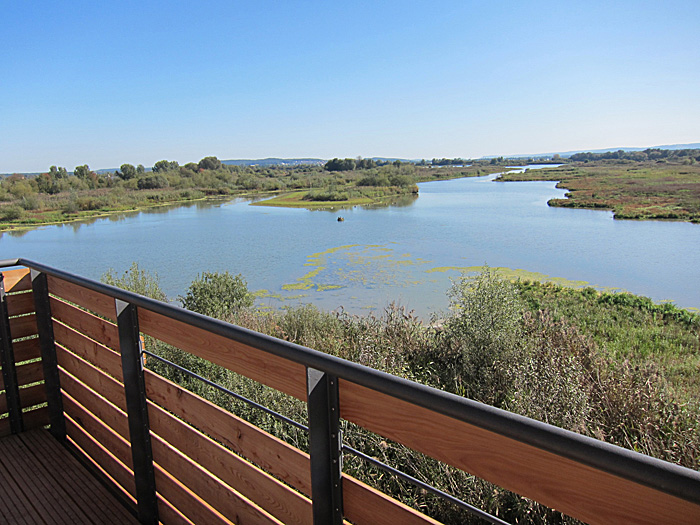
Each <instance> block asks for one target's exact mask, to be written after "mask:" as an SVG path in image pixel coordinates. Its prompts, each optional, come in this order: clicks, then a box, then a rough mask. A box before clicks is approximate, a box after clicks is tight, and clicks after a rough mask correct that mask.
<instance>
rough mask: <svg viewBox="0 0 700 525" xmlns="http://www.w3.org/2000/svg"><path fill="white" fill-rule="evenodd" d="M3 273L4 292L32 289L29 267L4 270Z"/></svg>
mask: <svg viewBox="0 0 700 525" xmlns="http://www.w3.org/2000/svg"><path fill="white" fill-rule="evenodd" d="M2 273H3V276H4V281H5V291H6V292H8V293H9V292H22V291H24V290H31V289H32V280H31V278H30V277H29V268H19V269H17V270H5V271H4V272H2Z"/></svg>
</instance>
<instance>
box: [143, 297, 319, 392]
mask: <svg viewBox="0 0 700 525" xmlns="http://www.w3.org/2000/svg"><path fill="white" fill-rule="evenodd" d="M138 312H139V326H140V329H141V331H142V332H144V333H146V334H148V335H151V336H153V337H155V338H156V339H160V340H161V341H165V342H166V343H168V344H171V345H173V346H175V347H177V348H180V349H182V350H186V351H188V352H190V353H192V354H194V355H196V356H199V357H202V358H204V359H206V360H207V361H211V362H212V363H216V364H217V365H221V366H223V367H225V368H228V369H229V370H233V371H234V372H238V373H239V374H242V375H244V376H246V377H249V378H251V379H254V380H255V381H258V382H260V383H263V384H265V385H268V386H271V387H273V388H275V389H277V390H280V391H282V392H284V393H286V394H289V395H292V396H294V397H296V398H298V399H301V400H303V401H306V368H305V367H304V366H303V365H300V364H298V363H294V362H292V361H288V360H286V359H282V358H281V357H277V356H274V355H272V354H268V353H267V352H263V351H262V350H258V349H256V348H253V347H250V346H246V345H244V344H241V343H237V342H235V341H232V340H230V339H226V338H225V337H221V336H219V335H216V334H212V333H210V332H207V331H205V330H202V329H201V328H195V327H194V326H190V325H188V324H185V323H182V322H180V321H175V320H174V319H170V318H168V317H165V316H163V315H160V314H157V313H155V312H151V311H149V310H145V309H143V308H139V310H138Z"/></svg>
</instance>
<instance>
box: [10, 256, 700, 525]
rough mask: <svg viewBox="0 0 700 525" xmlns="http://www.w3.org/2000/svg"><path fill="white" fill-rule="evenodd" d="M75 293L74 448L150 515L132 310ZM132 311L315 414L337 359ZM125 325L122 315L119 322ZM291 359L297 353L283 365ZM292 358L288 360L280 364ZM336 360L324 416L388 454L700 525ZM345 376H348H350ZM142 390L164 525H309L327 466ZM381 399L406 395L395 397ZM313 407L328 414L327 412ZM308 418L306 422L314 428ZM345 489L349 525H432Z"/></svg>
mask: <svg viewBox="0 0 700 525" xmlns="http://www.w3.org/2000/svg"><path fill="white" fill-rule="evenodd" d="M57 273H58V274H60V272H57ZM63 275H65V274H63ZM73 281H74V282H69V281H68V280H65V279H63V278H60V277H57V276H54V275H48V278H47V283H48V287H49V292H50V294H51V297H50V299H49V303H48V304H49V307H50V310H51V317H52V320H51V325H52V334H53V338H54V343H55V344H54V346H55V348H56V360H57V366H58V374H59V379H60V392H61V398H62V402H63V411H64V416H65V422H66V433H67V440H68V441H69V442H70V443H71V444H72V445H73V446H74V447H75V448H76V449H77V450H79V451H80V452H81V453H83V454H84V455H85V457H86V459H87V460H88V461H90V462H92V464H93V465H94V467H95V468H97V469H99V470H101V471H102V473H103V474H104V475H105V476H106V477H107V478H109V479H111V480H112V481H113V482H114V484H115V486H116V487H117V488H118V490H120V491H121V492H122V495H123V496H124V498H125V499H126V500H128V501H130V502H131V503H132V505H134V506H136V505H137V504H138V505H141V503H139V502H137V498H139V497H140V496H139V494H142V492H140V490H142V489H139V488H138V487H139V483H142V480H143V474H138V472H139V471H140V467H139V465H140V463H139V462H136V468H134V460H133V457H138V456H132V453H133V452H134V451H138V450H139V447H141V446H142V444H141V443H139V440H138V439H137V438H134V443H133V444H132V443H131V435H132V434H131V433H132V432H133V431H134V430H133V426H130V423H129V420H130V416H129V415H127V414H132V415H133V400H134V398H133V390H131V393H130V389H131V385H132V383H131V381H127V385H126V386H127V387H128V388H127V389H126V391H125V385H124V377H132V378H133V377H134V376H133V374H131V375H129V374H130V373H131V372H129V368H127V367H125V368H124V373H123V371H122V362H124V363H127V362H129V361H128V359H127V360H125V361H122V360H123V356H122V348H121V343H120V337H121V341H128V340H129V339H128V330H125V324H124V323H125V322H128V321H124V315H123V312H124V311H125V310H124V309H123V304H122V303H119V304H121V306H119V305H118V304H117V303H116V302H115V297H113V296H111V295H110V294H111V293H114V294H115V296H116V297H119V301H122V302H123V301H125V299H124V297H125V295H124V294H122V293H119V292H117V291H115V290H113V289H110V288H109V287H105V286H93V285H91V284H90V283H88V284H86V285H85V286H82V285H78V284H75V282H81V283H83V282H86V281H85V280H76V279H73ZM4 283H5V289H6V291H7V301H6V302H7V311H8V312H9V314H8V315H9V323H8V324H9V326H10V330H11V331H12V337H13V350H14V353H15V357H16V359H15V361H16V362H17V366H16V376H17V381H18V383H19V384H20V385H22V386H21V393H22V395H21V404H22V406H23V407H27V408H28V409H29V410H27V411H25V412H24V413H23V415H24V416H25V426H26V425H38V424H41V425H44V424H46V421H47V418H46V409H45V408H41V407H40V405H41V403H43V402H44V401H45V400H46V394H45V393H44V390H45V389H44V385H43V383H42V380H43V372H42V363H41V359H40V351H39V348H40V346H39V344H38V340H37V338H36V336H35V335H34V334H36V333H37V327H36V316H35V315H34V306H33V302H32V301H31V300H30V299H29V298H31V292H30V291H29V290H31V282H30V280H29V278H28V271H26V270H13V271H10V272H5V280H4ZM37 289H38V288H37ZM132 297H133V296H132ZM127 299H129V301H132V300H133V301H134V303H133V304H136V305H138V306H137V308H136V310H135V311H136V315H135V317H134V318H135V319H136V320H137V323H138V325H139V329H140V331H141V332H142V333H144V334H146V335H149V336H151V337H153V338H155V339H158V340H160V341H163V342H165V343H167V344H170V345H172V346H174V347H176V348H178V349H180V350H182V351H185V352H189V353H191V354H193V355H195V356H198V357H201V358H203V359H206V360H208V361H210V362H212V363H215V364H218V365H221V366H223V367H225V368H228V369H230V370H232V371H234V372H237V373H239V374H242V375H244V376H246V377H248V378H251V379H253V380H255V381H258V382H260V383H263V384H265V385H268V386H270V387H272V388H275V389H277V390H279V391H281V392H283V393H286V394H289V395H291V396H293V397H295V398H297V399H299V400H302V401H306V400H307V367H309V368H314V367H319V366H321V368H323V367H324V366H325V361H324V359H326V356H323V357H321V356H319V355H315V354H314V355H311V354H305V353H304V352H307V349H301V350H302V352H301V353H295V352H296V349H295V348H290V347H289V346H287V347H284V345H280V347H279V348H276V349H275V354H273V353H270V352H268V351H266V350H263V348H270V345H271V344H273V345H274V344H276V343H274V342H273V343H270V341H269V340H265V341H264V342H263V341H262V339H260V343H259V344H260V345H261V346H260V347H256V344H258V340H257V339H255V337H252V338H249V337H248V336H247V335H246V336H244V337H243V338H242V339H237V340H235V341H234V340H233V338H232V337H237V338H238V335H237V334H234V335H232V336H230V337H229V336H227V335H226V334H229V333H230V332H228V331H226V330H227V328H225V327H224V328H221V327H218V328H217V326H214V327H213V328H212V324H211V323H210V322H208V321H207V322H202V321H201V319H202V318H201V317H197V316H190V317H188V315H183V314H182V313H181V311H180V313H178V312H171V311H170V310H168V308H167V307H166V308H161V307H160V306H158V305H155V304H154V303H153V302H150V303H149V302H148V300H146V301H142V300H140V299H138V298H128V297H127ZM141 299H143V298H141ZM40 310H41V308H40ZM117 311H119V312H122V313H120V314H119V321H117ZM163 312H165V313H163ZM166 314H167V315H166ZM171 315H172V317H171ZM40 317H41V316H40ZM198 319H199V321H198ZM190 322H191V323H192V324H190ZM42 326H43V325H42ZM228 326H230V325H228ZM203 327H204V328H203ZM210 330H214V331H217V333H214V331H210ZM15 334H21V335H15ZM125 334H127V335H125ZM222 334H223V335H222ZM132 340H133V338H132ZM241 341H246V343H243V342H241ZM129 347H132V348H131V349H129ZM133 348H136V345H135V344H133V343H132V344H129V345H128V346H125V347H124V354H125V355H130V354H128V353H127V351H128V352H131V351H132V350H133ZM297 348H300V347H297ZM287 349H289V352H290V353H285V351H286V350H287ZM131 355H138V354H131ZM288 355H293V356H294V357H293V359H292V358H287V357H282V356H288ZM300 355H302V356H305V355H308V356H309V357H308V359H309V360H303V361H302V360H301V359H300V357H299V356H300ZM149 359H150V358H149ZM304 359H306V358H304ZM333 359H335V358H328V365H327V366H328V368H327V370H333V374H336V375H334V376H332V377H337V378H338V379H339V380H338V381H337V382H334V381H333V380H331V378H330V377H329V381H330V383H329V384H330V385H334V384H335V385H337V389H338V402H337V404H335V405H332V404H329V406H328V410H335V408H330V407H331V406H333V407H337V409H338V412H339V416H340V417H342V418H343V419H345V420H347V421H350V422H352V423H355V424H358V425H360V426H362V427H364V428H366V429H368V430H370V431H372V432H374V433H376V434H379V435H381V436H383V437H385V438H387V439H391V440H394V441H397V442H399V443H402V444H404V445H406V446H407V447H410V448H412V449H415V450H418V451H420V452H423V453H425V454H427V455H429V456H431V457H433V458H435V459H438V460H440V461H443V462H445V463H447V464H450V465H452V466H455V467H457V468H460V469H463V470H465V471H467V472H469V473H470V474H473V475H476V476H479V477H481V478H483V479H486V480H489V481H491V482H493V483H496V484H498V485H500V486H502V487H504V488H507V489H509V490H513V491H515V492H517V493H519V494H522V495H524V496H526V497H529V498H532V499H535V500H537V501H539V502H541V503H543V504H545V505H548V506H550V507H552V508H555V509H557V510H560V511H562V512H564V513H567V514H569V515H571V516H574V517H576V518H579V519H581V520H584V521H587V522H590V523H661V522H668V521H669V520H670V519H672V521H673V522H674V523H698V522H700V503H698V498H697V497H695V498H694V497H693V496H692V495H691V496H687V495H686V496H684V497H685V498H686V499H683V497H680V496H673V495H671V494H669V492H670V491H669V492H667V491H668V489H667V488H663V489H662V488H652V486H653V485H655V484H654V482H651V483H649V484H645V483H643V482H634V481H631V480H630V479H635V478H627V477H621V476H618V475H614V474H612V473H610V471H608V470H606V467H605V466H604V465H603V466H599V467H595V468H594V467H592V466H590V465H591V464H590V463H584V462H582V461H576V460H574V459H570V458H568V457H565V454H562V453H555V452H552V451H551V450H553V449H551V448H549V447H548V446H547V445H544V446H540V447H536V446H533V445H530V444H527V443H525V442H524V441H521V440H519V439H518V438H519V437H520V436H519V435H513V434H512V433H509V432H508V431H503V433H497V432H495V431H491V430H487V429H486V428H485V427H482V426H480V425H477V424H476V423H468V422H467V421H473V420H472V419H469V418H467V417H466V416H462V415H461V414H462V412H457V414H459V417H464V420H462V419H457V417H458V416H456V415H454V414H455V412H444V410H443V409H441V408H440V406H439V405H436V404H429V403H428V402H425V403H426V404H423V405H421V404H420V402H418V401H415V402H409V401H406V400H405V399H413V400H416V399H418V398H417V397H410V396H409V397H403V398H400V397H401V394H393V395H390V394H387V393H381V392H380V391H379V390H383V389H384V386H383V384H381V385H379V386H374V387H373V388H369V387H368V386H361V384H359V383H363V381H361V380H358V379H355V378H357V377H364V376H362V373H365V372H363V371H359V372H358V370H357V365H353V366H354V368H353V367H351V366H348V365H345V364H343V363H339V361H340V360H335V361H334V360H333ZM137 361H138V360H137ZM47 362H48V360H47ZM301 362H304V363H307V364H306V365H304V364H301ZM311 363H314V366H311ZM344 367H345V368H344ZM315 369H316V370H318V368H315ZM346 370H347V374H348V375H347V376H344V374H345V371H346ZM364 370H365V371H366V370H368V369H364ZM325 373H327V374H330V372H329V371H327V372H325ZM358 374H359V375H358ZM47 377H48V372H47ZM377 377H379V376H377ZM143 379H144V381H145V385H144V387H145V393H143V394H142V395H143V400H142V403H143V405H142V406H143V410H144V411H145V412H146V413H147V420H148V422H149V428H150V448H151V449H152V456H153V467H154V470H153V473H154V474H155V480H154V482H155V486H154V487H153V490H155V496H156V500H155V504H156V505H157V510H158V513H159V515H160V520H161V521H162V522H163V523H177V524H180V523H182V524H192V523H220V524H229V523H240V524H243V525H247V524H259V523H260V524H280V523H288V524H303V523H312V522H313V521H314V519H315V518H314V513H315V510H314V501H313V500H312V485H313V486H316V485H314V483H315V482H313V481H312V478H313V479H318V478H316V477H313V476H316V475H317V472H318V471H317V470H314V469H318V468H319V467H318V463H314V461H317V460H314V461H312V459H313V458H317V456H313V458H311V457H310V456H309V454H307V453H306V452H304V451H302V450H299V449H297V448H295V447H293V446H291V445H290V444H288V443H286V442H284V441H282V440H280V439H278V438H276V437H274V436H272V435H270V434H268V433H267V432H265V431H263V430H262V429H260V428H258V427H256V426H254V425H252V424H251V423H249V422H247V421H245V420H243V419H241V418H240V417H238V416H236V415H235V414H232V413H230V412H228V411H226V410H224V409H222V408H221V407H218V406H217V405H215V404H213V403H211V402H209V401H207V400H205V399H203V398H202V397H200V396H198V395H196V394H194V393H193V392H191V391H189V390H187V389H185V388H183V387H182V386H180V385H178V384H175V383H173V382H171V381H169V380H167V379H165V378H163V377H162V376H160V375H158V374H156V373H154V372H153V371H150V370H145V371H143ZM380 379H381V378H379V379H376V380H377V381H379V380H380ZM394 379H396V378H394ZM381 380H382V381H384V380H386V379H381ZM358 381H359V382H358ZM363 384H365V385H375V383H372V382H366V383H363ZM403 387H406V385H405V384H403ZM414 387H415V385H414ZM3 388H4V386H3ZM374 388H377V389H378V390H375V389H374ZM392 388H394V387H392ZM396 388H398V387H396ZM406 388H408V387H406ZM411 388H412V387H411ZM384 391H385V392H388V391H392V392H398V390H391V389H388V387H387V390H384ZM314 395H315V394H314ZM411 395H413V394H411ZM416 395H417V394H416ZM426 395H427V394H426ZM130 396H131V397H130ZM397 396H398V397H397ZM453 397H454V396H453ZM127 399H129V400H130V401H129V402H128V403H127ZM312 399H313V398H312ZM328 399H329V403H334V402H331V398H330V397H329V398H328ZM313 403H315V402H312V404H313ZM431 403H432V402H431ZM7 404H8V403H7V399H6V397H5V396H4V395H2V394H0V411H3V410H4V411H7ZM52 406H53V405H52ZM127 406H129V407H130V408H127ZM314 406H315V407H316V408H315V409H314V410H317V408H318V405H314ZM428 406H431V407H433V409H430V408H426V407H428ZM37 407H39V408H37ZM130 410H131V411H132V412H130ZM441 410H443V412H442V413H441ZM312 412H313V411H312V410H311V409H310V418H311V421H313V414H312ZM447 413H451V414H453V416H454V417H451V416H448V415H445V414H447ZM499 417H502V416H499ZM52 418H53V416H52ZM52 421H53V419H52ZM132 423H133V421H132ZM3 425H4V426H3ZM3 431H5V432H9V425H8V423H7V417H5V418H3V419H0V433H2V432H3ZM545 431H546V429H545ZM330 432H332V431H329V433H330ZM134 435H136V434H134ZM549 435H550V434H547V436H548V437H549ZM567 439H570V438H567ZM146 440H147V441H148V435H147V437H146ZM566 444H567V446H568V444H569V441H567V442H566ZM132 448H133V450H132ZM596 450H597V449H596ZM608 452H610V451H608ZM598 464H599V465H601V463H598ZM669 467H671V466H670V465H669ZM650 468H651V467H650ZM664 468H665V467H664ZM673 468H677V467H673ZM135 471H136V472H137V473H136V474H135ZM312 471H313V472H314V474H313V476H312ZM679 475H680V474H679ZM684 475H685V474H684ZM341 476H342V477H340V478H336V479H337V480H338V481H337V482H338V483H342V492H343V496H342V497H343V516H344V518H345V519H347V520H350V521H351V522H352V523H356V524H358V525H361V524H378V525H390V524H394V523H406V524H409V525H419V524H432V525H435V524H437V522H436V521H434V520H432V519H430V518H428V517H426V516H425V515H423V514H421V513H420V512H417V511H416V510H414V509H411V508H409V507H407V506H405V505H403V504H401V503H400V502H398V501H396V500H394V499H392V498H391V497H389V496H387V495H386V494H383V493H381V492H379V491H377V490H375V489H373V488H371V487H369V486H367V485H365V484H364V483H361V482H360V481H358V480H356V479H354V478H352V477H350V476H347V475H345V474H342V475H341ZM691 478H692V479H693V480H694V479H695V478H693V477H692V476H691ZM683 479H684V480H685V479H686V478H683ZM688 479H690V478H688ZM139 480H141V481H139ZM141 486H142V485H141ZM658 486H661V484H658ZM314 490H315V489H314ZM678 493H680V494H687V491H686V492H683V491H680V492H678Z"/></svg>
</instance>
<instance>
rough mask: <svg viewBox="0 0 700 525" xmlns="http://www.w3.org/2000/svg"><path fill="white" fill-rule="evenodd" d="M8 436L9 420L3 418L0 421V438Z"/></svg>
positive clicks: (9, 431) (9, 432)
mask: <svg viewBox="0 0 700 525" xmlns="http://www.w3.org/2000/svg"><path fill="white" fill-rule="evenodd" d="M10 434H11V430H10V418H9V417H4V418H2V419H0V437H5V436H9V435H10Z"/></svg>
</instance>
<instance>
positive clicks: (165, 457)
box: [151, 434, 281, 525]
mask: <svg viewBox="0 0 700 525" xmlns="http://www.w3.org/2000/svg"><path fill="white" fill-rule="evenodd" d="M151 437H152V439H151V446H152V447H153V459H154V461H155V462H156V463H158V465H160V466H161V467H163V468H164V469H165V470H167V471H168V472H169V473H170V474H172V475H173V477H175V478H176V479H179V480H180V481H182V482H183V483H184V484H185V485H187V486H188V487H189V488H190V489H192V491H193V492H194V493H195V494H198V495H199V496H200V497H202V498H204V499H205V500H206V501H207V502H208V503H209V504H210V505H211V506H212V507H213V508H215V509H217V510H218V511H219V512H221V513H222V514H223V515H224V516H226V517H227V518H229V519H231V520H233V521H234V522H235V523H236V524H237V525H249V524H250V525H252V524H265V525H277V524H281V522H280V521H278V520H276V519H275V518H274V517H273V516H271V515H270V514H268V513H267V512H265V511H264V510H263V509H261V508H260V507H258V506H257V505H256V504H255V503H253V502H252V501H250V500H249V499H248V498H246V497H244V496H242V495H241V494H240V493H239V492H237V491H236V490H234V489H232V488H231V487H229V486H228V485H226V484H225V483H223V482H222V481H221V480H219V479H218V478H216V477H215V476H213V475H212V474H211V473H209V472H208V471H207V470H206V469H204V468H202V466H201V465H199V464H197V463H195V462H194V461H192V460H191V459H189V458H188V457H187V456H185V455H184V454H182V453H181V452H180V451H178V450H177V449H175V448H174V447H172V446H171V445H170V444H169V443H167V442H166V441H164V440H163V439H162V438H160V437H159V436H156V435H154V434H151Z"/></svg>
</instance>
